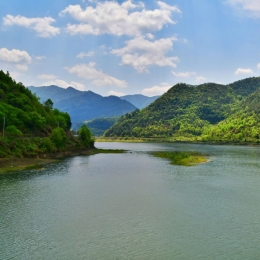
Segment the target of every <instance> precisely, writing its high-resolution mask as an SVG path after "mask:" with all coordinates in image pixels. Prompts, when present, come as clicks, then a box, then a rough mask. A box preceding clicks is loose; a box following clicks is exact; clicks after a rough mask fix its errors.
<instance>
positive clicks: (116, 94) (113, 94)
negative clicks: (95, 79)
mask: <svg viewBox="0 0 260 260" xmlns="http://www.w3.org/2000/svg"><path fill="white" fill-rule="evenodd" d="M108 95H109V96H117V97H121V96H124V95H125V93H123V92H117V91H114V90H110V91H109V92H108Z"/></svg>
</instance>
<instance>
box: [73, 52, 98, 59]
mask: <svg viewBox="0 0 260 260" xmlns="http://www.w3.org/2000/svg"><path fill="white" fill-rule="evenodd" d="M94 54H95V53H94V52H93V51H89V52H87V53H86V52H81V53H79V54H78V55H77V58H80V59H83V58H84V57H91V56H93V55H94Z"/></svg>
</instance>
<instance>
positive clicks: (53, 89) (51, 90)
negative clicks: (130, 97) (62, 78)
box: [28, 86, 137, 123]
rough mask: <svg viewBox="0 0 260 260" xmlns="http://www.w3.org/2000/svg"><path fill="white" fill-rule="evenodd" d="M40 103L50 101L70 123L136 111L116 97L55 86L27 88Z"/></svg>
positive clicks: (131, 105)
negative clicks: (38, 98) (67, 117)
mask: <svg viewBox="0 0 260 260" xmlns="http://www.w3.org/2000/svg"><path fill="white" fill-rule="evenodd" d="M28 89H29V90H31V92H32V93H35V94H36V95H37V96H39V97H40V100H41V101H42V102H44V101H46V100H47V99H51V100H52V101H53V103H54V107H55V108H58V109H59V110H60V111H66V112H68V113H69V114H70V116H71V120H72V123H76V122H78V121H86V120H92V119H95V118H102V117H114V116H121V115H124V114H126V113H129V112H131V111H134V110H136V109H137V107H135V106H134V105H133V104H131V103H129V102H128V101H126V100H122V99H121V98H119V97H116V96H109V97H103V96H101V95H98V94H96V93H94V92H92V91H79V90H76V89H74V88H72V87H69V88H67V89H64V88H60V87H57V86H44V87H33V86H30V87H28Z"/></svg>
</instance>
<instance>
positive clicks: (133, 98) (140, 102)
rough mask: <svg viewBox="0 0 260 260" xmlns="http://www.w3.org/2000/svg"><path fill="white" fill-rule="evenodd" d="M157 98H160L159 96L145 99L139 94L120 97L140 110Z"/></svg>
mask: <svg viewBox="0 0 260 260" xmlns="http://www.w3.org/2000/svg"><path fill="white" fill-rule="evenodd" d="M158 97H160V96H153V97H147V96H144V95H141V94H135V95H126V96H122V97H120V98H121V99H124V100H126V101H128V102H130V103H132V104H133V105H134V106H136V107H137V108H139V109H142V108H145V107H147V106H149V105H150V104H151V103H153V102H154V101H155V100H156V99H157V98H158Z"/></svg>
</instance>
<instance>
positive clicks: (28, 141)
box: [0, 70, 94, 158]
mask: <svg viewBox="0 0 260 260" xmlns="http://www.w3.org/2000/svg"><path fill="white" fill-rule="evenodd" d="M70 127H71V120H70V116H69V114H68V113H66V112H60V111H59V110H58V109H54V108H53V102H52V101H51V100H50V99H48V100H46V101H45V102H43V104H41V103H40V102H39V98H38V97H37V96H36V95H34V94H32V92H31V91H30V90H29V89H28V88H26V87H25V86H24V85H23V84H22V83H17V82H15V81H14V80H13V79H12V78H11V77H10V75H9V73H8V72H7V73H4V72H3V71H2V70H0V128H1V129H0V158H1V157H10V156H11V157H13V156H17V157H35V156H38V155H39V154H45V153H53V152H60V151H63V152H68V151H72V150H73V149H74V150H75V149H85V148H86V147H93V146H94V140H93V139H92V137H91V133H90V131H89V130H88V129H87V128H86V127H83V128H82V129H81V131H80V136H79V138H76V137H74V136H73V135H72V133H71V132H70ZM81 133H82V134H81ZM45 156H46V154H45Z"/></svg>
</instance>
